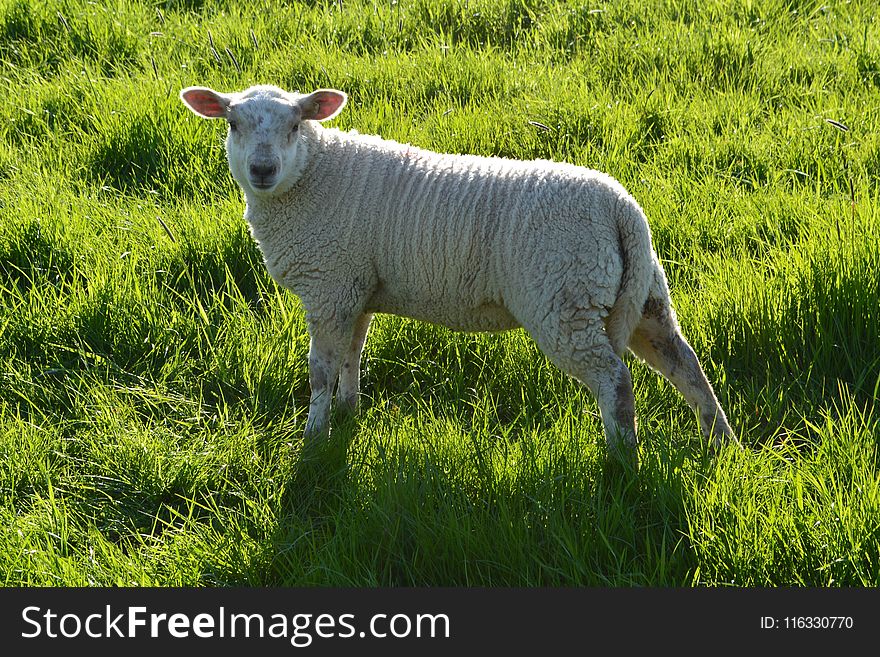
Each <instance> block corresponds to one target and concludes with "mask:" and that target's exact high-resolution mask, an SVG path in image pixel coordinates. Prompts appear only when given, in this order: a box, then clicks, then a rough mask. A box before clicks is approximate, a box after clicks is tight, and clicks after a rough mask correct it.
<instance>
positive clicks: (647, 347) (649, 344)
mask: <svg viewBox="0 0 880 657" xmlns="http://www.w3.org/2000/svg"><path fill="white" fill-rule="evenodd" d="M629 348H630V349H631V350H632V352H633V353H634V354H635V355H636V356H638V357H639V358H642V359H643V360H644V361H645V362H647V363H648V365H650V366H651V367H653V368H654V369H655V370H657V371H658V372H660V373H661V374H662V375H663V376H665V377H666V378H667V379H669V381H670V382H671V383H672V385H674V386H675V387H676V388H677V389H678V390H679V392H681V394H682V396H684V398H685V400H686V401H687V402H688V404H689V405H690V406H691V408H692V409H693V410H694V412H695V413H696V414H697V417H698V418H699V421H700V427H701V429H702V431H703V434H704V435H705V436H706V438H707V439H708V440H710V441H711V444H712V446H713V447H720V445H721V443H723V442H724V441H726V440H730V441H733V442H736V436H735V435H734V433H733V430H732V429H731V428H730V425H729V424H728V422H727V416H726V415H725V414H724V410H722V408H721V405H720V404H719V403H718V399H717V398H716V397H715V393H714V391H713V390H712V386H711V385H710V384H709V381H708V380H707V379H706V374H705V373H704V372H703V368H702V367H701V366H700V362H699V360H698V359H697V356H696V354H695V353H694V350H693V349H692V348H691V346H690V345H689V344H688V343H687V341H686V340H685V339H684V336H682V334H681V330H680V329H679V327H678V322H677V321H676V319H675V313H674V312H673V310H672V306H671V305H670V303H669V298H668V296H666V295H664V294H662V293H660V294H657V293H656V292H652V296H649V297H648V300H647V301H646V302H645V308H644V311H643V313H642V319H641V321H640V322H639V324H638V325H637V326H636V329H635V332H634V333H633V336H632V339H631V340H630V344H629Z"/></svg>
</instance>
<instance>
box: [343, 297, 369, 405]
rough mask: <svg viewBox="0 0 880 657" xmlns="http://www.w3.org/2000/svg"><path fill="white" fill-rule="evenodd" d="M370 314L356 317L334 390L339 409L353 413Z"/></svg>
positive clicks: (356, 401) (356, 399)
mask: <svg viewBox="0 0 880 657" xmlns="http://www.w3.org/2000/svg"><path fill="white" fill-rule="evenodd" d="M371 319H373V316H372V315H369V314H365V315H361V316H360V317H358V319H357V321H356V322H355V324H354V335H353V337H352V339H351V345H350V346H349V348H348V353H346V355H345V358H343V360H342V369H341V370H340V371H339V388H338V389H337V392H336V402H337V404H338V405H339V408H340V410H343V411H345V412H347V413H352V414H353V413H354V412H355V411H357V407H358V394H359V392H360V382H361V353H362V352H363V350H364V343H365V342H366V340H367V332H368V331H369V330H370V320H371Z"/></svg>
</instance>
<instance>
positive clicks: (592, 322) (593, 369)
mask: <svg viewBox="0 0 880 657" xmlns="http://www.w3.org/2000/svg"><path fill="white" fill-rule="evenodd" d="M590 312H592V311H590ZM587 315H589V316H587ZM557 322H558V323H557ZM547 323H548V322H547V319H546V318H545V321H544V323H543V324H544V326H543V328H542V329H539V330H536V331H530V332H531V333H532V335H533V336H534V337H535V338H536V341H537V343H538V346H539V347H540V348H541V351H543V352H544V353H545V354H546V355H547V357H548V358H549V359H550V360H551V361H552V362H553V363H554V364H555V365H556V366H557V367H559V369H561V370H562V371H564V372H565V373H566V374H569V375H570V376H572V377H574V378H575V379H577V380H578V381H580V382H581V383H583V384H584V385H586V386H587V387H588V388H589V389H590V391H591V392H592V393H593V396H594V397H595V398H596V401H597V402H598V404H599V411H600V412H601V414H602V424H603V427H604V430H605V440H606V442H607V444H608V448H609V451H610V452H612V453H614V454H615V456H618V457H620V458H621V459H622V460H624V461H627V462H630V463H633V464H636V463H637V460H638V452H637V449H636V442H637V441H636V417H635V400H634V397H633V388H632V377H631V375H630V372H629V369H628V368H627V366H626V365H625V364H624V362H623V361H622V360H621V359H620V356H618V355H617V354H616V353H614V349H612V347H611V343H610V342H609V340H608V336H607V335H606V334H605V329H604V324H603V322H602V319H601V317H600V316H599V314H598V313H595V314H589V312H588V311H584V310H579V311H575V313H574V315H573V316H571V317H569V316H568V314H565V313H564V314H563V315H562V316H561V317H559V318H557V320H556V322H552V320H551V323H553V324H554V325H553V326H548V325H547ZM526 328H527V329H530V327H529V326H526Z"/></svg>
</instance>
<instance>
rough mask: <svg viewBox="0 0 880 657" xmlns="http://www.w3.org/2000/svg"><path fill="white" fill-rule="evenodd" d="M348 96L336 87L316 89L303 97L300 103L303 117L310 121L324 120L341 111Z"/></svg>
mask: <svg viewBox="0 0 880 657" xmlns="http://www.w3.org/2000/svg"><path fill="white" fill-rule="evenodd" d="M346 100H348V97H347V96H346V95H345V94H344V93H342V92H341V91H336V89H318V90H317V91H314V92H312V93H310V94H309V95H308V96H306V97H305V98H303V99H302V100H301V101H300V103H301V107H302V109H303V116H302V117H303V118H304V119H308V120H311V121H326V120H327V119H332V118H333V117H334V116H336V115H337V114H339V112H341V111H342V108H343V107H345V101H346Z"/></svg>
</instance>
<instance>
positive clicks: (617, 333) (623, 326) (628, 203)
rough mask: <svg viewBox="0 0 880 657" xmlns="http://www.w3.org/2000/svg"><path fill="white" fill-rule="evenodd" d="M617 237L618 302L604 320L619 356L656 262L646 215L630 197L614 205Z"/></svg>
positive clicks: (638, 314)
mask: <svg viewBox="0 0 880 657" xmlns="http://www.w3.org/2000/svg"><path fill="white" fill-rule="evenodd" d="M616 215H617V237H618V242H619V243H620V252H621V256H622V257H623V276H622V277H621V280H620V290H619V292H618V293H617V301H616V302H615V303H614V307H613V308H612V309H611V312H610V313H609V314H608V317H607V318H606V319H605V331H606V333H607V334H608V339H609V340H610V341H611V346H612V348H613V349H614V351H615V352H617V353H618V354H622V353H623V352H624V351H625V350H626V348H627V345H628V344H629V341H630V338H631V337H632V334H633V331H634V330H635V328H636V326H637V325H638V323H639V322H640V321H641V318H642V311H643V309H644V307H645V301H646V300H647V299H648V292H649V291H650V287H651V283H652V282H653V280H654V270H655V269H656V263H655V260H654V249H653V247H652V246H651V231H650V229H649V228H648V222H647V220H646V219H645V213H644V212H643V211H642V209H641V208H640V207H639V205H638V203H636V201H635V200H634V199H632V198H631V197H624V198H621V199H620V200H619V201H618V203H617V211H616Z"/></svg>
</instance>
